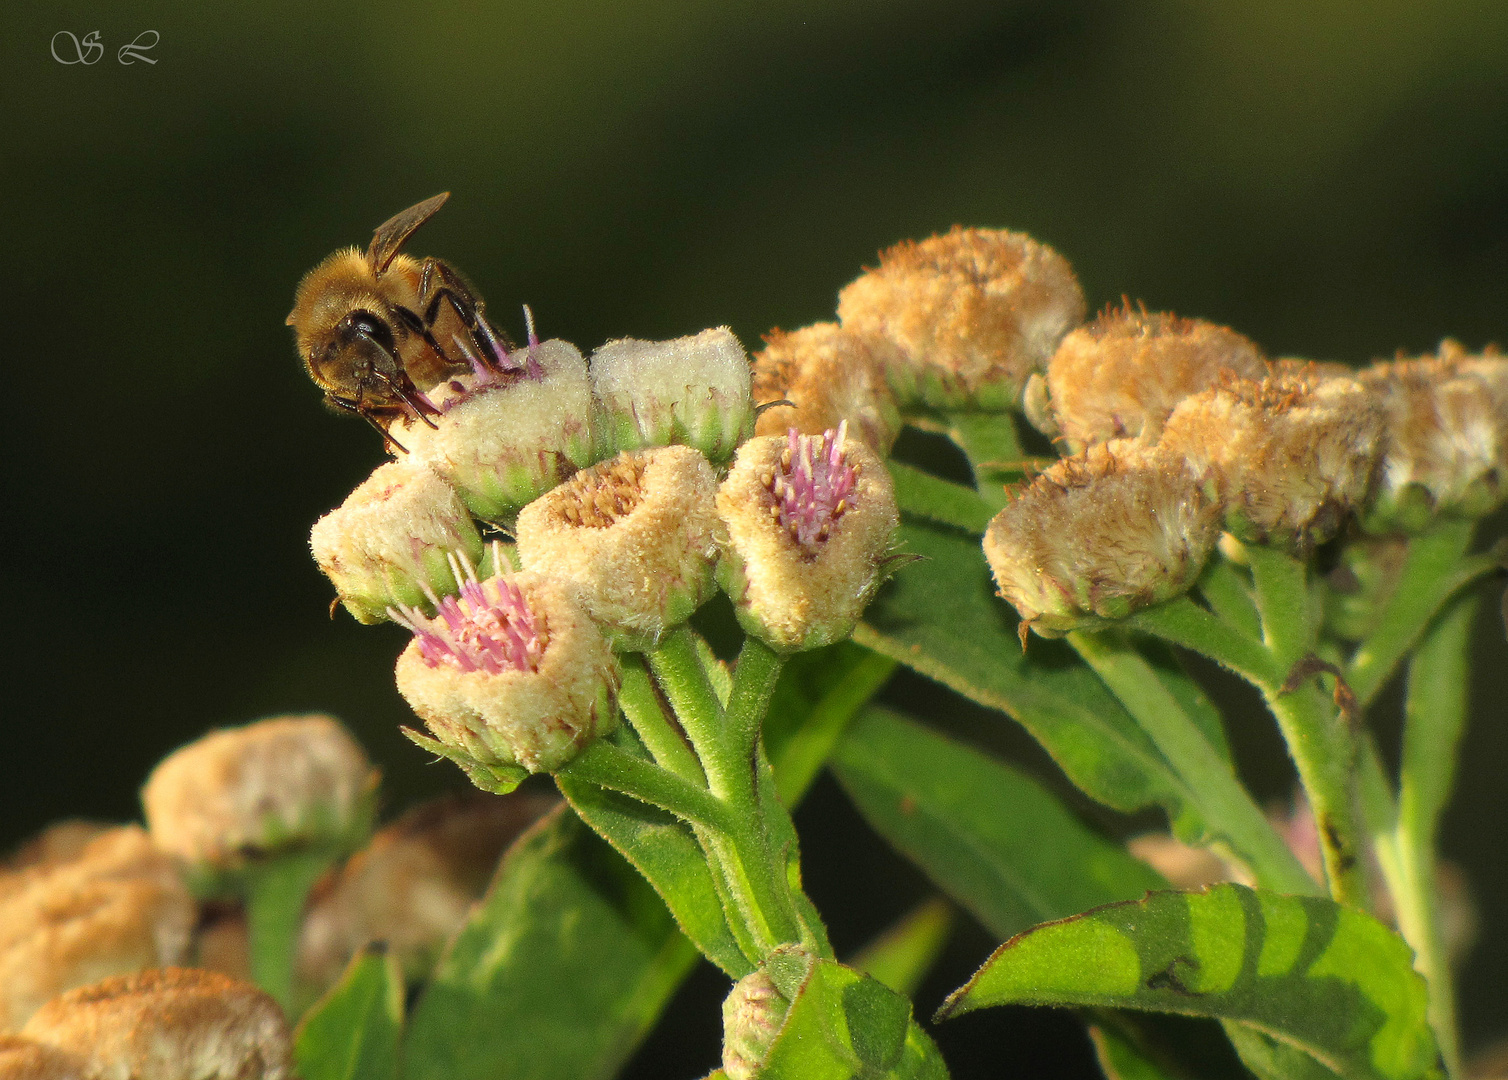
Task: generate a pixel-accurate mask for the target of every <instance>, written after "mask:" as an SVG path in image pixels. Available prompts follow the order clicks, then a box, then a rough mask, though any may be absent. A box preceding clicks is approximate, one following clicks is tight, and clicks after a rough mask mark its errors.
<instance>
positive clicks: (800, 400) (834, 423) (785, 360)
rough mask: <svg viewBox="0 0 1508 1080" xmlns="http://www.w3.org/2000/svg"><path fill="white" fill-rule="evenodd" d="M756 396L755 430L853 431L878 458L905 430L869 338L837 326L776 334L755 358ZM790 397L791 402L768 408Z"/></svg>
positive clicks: (764, 432)
mask: <svg viewBox="0 0 1508 1080" xmlns="http://www.w3.org/2000/svg"><path fill="white" fill-rule="evenodd" d="M754 400H755V401H756V402H758V403H759V404H761V405H765V406H767V407H766V408H765V409H764V411H763V412H761V413H760V414H759V419H758V420H757V421H756V422H755V425H754V431H755V433H756V434H758V435H784V434H785V433H786V432H787V431H789V430H790V429H792V428H795V429H796V430H797V431H799V432H801V434H803V435H820V434H822V433H823V432H824V431H828V430H830V429H831V430H836V429H837V427H838V425H839V424H841V423H844V422H845V421H847V423H848V430H849V432H850V433H852V434H853V435H855V436H857V437H858V438H861V439H863V440H864V441H865V442H866V443H868V444H869V446H870V449H872V450H874V452H875V453H877V454H880V455H881V456H883V455H885V454H888V453H890V447H891V445H892V444H893V443H894V442H895V437H896V435H898V434H899V433H900V430H901V414H900V412H899V410H898V409H897V408H896V404H895V394H894V393H893V392H892V391H891V389H890V387H889V386H888V385H887V384H886V382H885V371H884V368H883V367H881V366H880V362H879V360H878V359H877V358H876V357H875V355H874V351H873V350H872V349H871V348H870V347H869V346H868V344H866V343H865V341H864V339H863V338H861V337H859V336H858V335H857V334H855V333H853V332H852V331H849V330H844V329H843V328H842V327H840V326H839V325H838V324H837V323H827V322H824V323H815V324H814V325H812V326H804V327H802V328H801V329H800V330H793V331H791V332H790V333H785V332H784V331H782V330H775V331H772V332H771V333H770V334H768V335H767V336H766V337H765V347H764V349H762V350H761V351H760V352H759V353H758V354H757V355H756V356H755V357H754ZM781 400H785V401H789V402H790V403H791V404H790V405H770V404H769V403H770V402H777V401H781Z"/></svg>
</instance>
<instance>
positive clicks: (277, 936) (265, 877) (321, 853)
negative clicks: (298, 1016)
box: [245, 848, 335, 1010]
mask: <svg viewBox="0 0 1508 1080" xmlns="http://www.w3.org/2000/svg"><path fill="white" fill-rule="evenodd" d="M334 861H335V853H334V852H332V851H330V850H329V849H328V848H316V849H310V850H305V851H295V852H291V853H289V854H286V855H280V856H277V857H275V858H272V859H269V860H268V861H267V862H265V863H263V864H261V865H259V866H256V867H254V868H252V869H251V870H249V871H248V872H247V875H246V883H245V897H246V932H247V938H248V944H249V949H250V954H251V977H252V979H253V980H254V981H255V982H256V983H257V985H258V986H260V987H261V988H262V989H263V990H265V991H267V993H269V994H271V995H272V997H273V999H274V1000H276V1001H277V1003H278V1004H279V1005H281V1006H283V1008H284V1010H287V1009H289V1008H290V1007H291V1006H292V1004H293V975H294V962H295V960H296V959H297V957H298V938H299V928H300V927H301V926H302V924H303V916H304V902H305V900H307V899H308V897H309V889H310V887H311V886H313V884H314V882H315V881H316V880H317V879H318V878H319V876H320V875H321V874H323V873H324V872H325V871H326V870H327V869H328V868H329V866H330V864H331V863H333V862H334Z"/></svg>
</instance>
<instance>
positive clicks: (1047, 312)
mask: <svg viewBox="0 0 1508 1080" xmlns="http://www.w3.org/2000/svg"><path fill="white" fill-rule="evenodd" d="M838 318H839V320H840V321H841V322H842V324H843V328H844V329H845V330H850V331H852V332H854V333H856V334H858V335H860V336H861V337H864V338H866V339H869V340H870V341H871V342H872V343H873V344H874V345H875V347H876V348H877V349H878V350H879V353H880V356H881V359H882V362H883V363H884V366H885V371H886V375H887V376H888V378H889V380H890V385H891V386H892V387H893V388H894V390H895V392H896V395H897V397H898V398H899V399H900V402H901V404H902V405H908V404H911V403H913V402H915V401H918V400H920V401H924V402H925V403H927V404H929V405H935V406H938V407H941V408H958V407H963V406H971V407H974V408H980V409H1005V408H1010V407H1012V406H1014V405H1015V404H1016V403H1017V402H1018V401H1019V400H1020V397H1021V387H1022V384H1023V383H1025V382H1026V379H1027V376H1029V375H1030V374H1031V373H1032V372H1033V371H1037V370H1039V369H1040V368H1041V367H1042V366H1043V365H1044V364H1046V363H1047V359H1048V357H1050V356H1052V354H1053V350H1054V349H1056V348H1057V347H1058V342H1059V341H1061V340H1062V339H1063V335H1064V334H1066V333H1068V331H1069V330H1071V329H1072V328H1073V327H1075V326H1077V325H1078V324H1079V323H1080V322H1082V321H1083V319H1084V294H1083V292H1082V291H1081V290H1080V289H1079V283H1078V280H1077V279H1076V278H1075V277H1074V276H1073V270H1072V269H1071V268H1070V267H1069V265H1068V260H1066V259H1064V258H1063V257H1062V256H1061V255H1059V254H1058V253H1057V252H1055V251H1053V250H1052V249H1051V248H1049V247H1047V246H1046V245H1045V244H1039V243H1037V241H1035V240H1033V239H1032V238H1031V237H1029V236H1027V235H1025V234H1024V233H1013V232H1006V231H1005V230H1003V229H963V228H957V227H955V228H954V229H953V230H952V231H951V232H949V233H948V234H947V235H945V236H934V237H932V238H931V239H929V240H923V241H921V242H920V243H917V242H914V241H907V242H905V243H901V244H897V245H896V246H895V247H893V248H891V249H890V250H888V251H885V252H882V253H881V255H880V265H879V267H878V268H877V269H874V270H869V271H867V272H865V273H864V274H862V275H861V276H860V277H859V278H858V279H857V280H856V281H854V282H853V283H852V284H851V285H849V286H848V287H847V288H845V289H844V290H843V291H842V292H840V293H839V294H838Z"/></svg>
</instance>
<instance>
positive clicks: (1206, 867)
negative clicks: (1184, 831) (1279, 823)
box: [1126, 832, 1257, 892]
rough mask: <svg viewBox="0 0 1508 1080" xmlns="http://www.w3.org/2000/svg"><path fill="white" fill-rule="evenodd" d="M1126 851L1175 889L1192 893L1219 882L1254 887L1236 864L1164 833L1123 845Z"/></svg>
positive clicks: (1248, 875)
mask: <svg viewBox="0 0 1508 1080" xmlns="http://www.w3.org/2000/svg"><path fill="white" fill-rule="evenodd" d="M1126 849H1127V850H1128V851H1130V852H1131V854H1132V855H1134V856H1136V857H1137V858H1138V859H1140V860H1141V861H1142V862H1144V863H1146V864H1147V865H1148V866H1150V867H1151V868H1152V869H1153V870H1156V871H1157V872H1158V873H1159V874H1161V875H1162V876H1163V877H1165V878H1166V879H1167V881H1168V884H1169V885H1171V886H1173V888H1175V889H1181V890H1183V891H1185V892H1192V891H1194V890H1195V889H1203V888H1205V887H1206V886H1209V885H1217V884H1219V883H1220V882H1222V881H1235V882H1239V883H1240V884H1242V885H1250V886H1255V885H1256V883H1257V882H1256V879H1255V878H1253V877H1252V876H1251V874H1249V873H1248V872H1247V871H1246V869H1245V868H1244V867H1242V866H1240V865H1238V864H1236V863H1232V862H1227V861H1226V860H1225V859H1223V858H1221V857H1220V856H1219V855H1218V854H1216V853H1215V852H1214V851H1212V850H1210V849H1209V848H1207V847H1194V846H1193V845H1191V844H1185V843H1184V842H1183V841H1181V840H1176V839H1174V838H1173V837H1172V836H1170V835H1169V834H1168V833H1161V832H1149V833H1142V834H1141V835H1139V836H1133V837H1132V838H1131V839H1130V840H1127V841H1126Z"/></svg>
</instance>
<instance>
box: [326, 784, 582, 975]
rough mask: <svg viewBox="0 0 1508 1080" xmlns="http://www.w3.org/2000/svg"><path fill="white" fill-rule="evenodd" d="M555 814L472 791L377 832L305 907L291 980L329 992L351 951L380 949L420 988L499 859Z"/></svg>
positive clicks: (539, 802)
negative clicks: (296, 973)
mask: <svg viewBox="0 0 1508 1080" xmlns="http://www.w3.org/2000/svg"><path fill="white" fill-rule="evenodd" d="M557 804H558V800H557V799H555V798H553V797H552V796H549V795H532V794H525V793H524V792H517V793H516V794H513V795H510V796H508V797H507V798H502V799H499V798H496V797H494V796H491V795H483V794H482V793H481V792H476V791H473V792H472V793H471V795H470V796H454V795H452V796H446V797H443V798H440V799H435V800H433V801H431V802H428V803H425V804H423V805H420V806H417V807H415V808H414V809H412V810H410V811H409V812H408V813H406V814H404V815H403V816H402V817H400V818H398V819H397V820H396V821H394V822H392V823H391V824H389V825H386V826H384V827H383V828H382V829H380V830H378V832H377V834H376V835H375V836H373V837H372V842H371V843H370V844H369V845H368V846H367V847H365V848H363V849H362V850H361V851H359V852H357V853H356V854H355V855H353V856H352V857H351V858H350V860H348V861H347V862H346V864H345V865H344V866H343V867H341V869H340V872H339V874H337V875H335V877H334V878H333V879H332V880H330V881H329V882H328V884H326V885H325V886H323V887H321V888H319V889H317V890H316V893H315V895H314V896H312V897H311V898H310V903H309V909H308V911H307V913H306V914H305V917H304V924H303V930H302V933H301V934H300V936H299V950H298V954H299V955H298V967H299V973H300V976H301V977H302V978H303V980H304V981H305V983H306V984H308V985H310V986H312V987H325V986H328V985H330V984H331V983H333V982H335V980H336V979H338V978H339V977H340V975H341V973H342V972H343V971H344V970H345V968H346V964H347V963H348V962H349V961H350V959H351V957H352V956H354V955H355V954H356V953H357V951H359V950H360V949H362V948H363V947H365V946H366V945H368V944H370V943H372V942H378V941H381V942H385V943H386V944H387V947H388V949H389V950H390V951H391V952H392V953H393V955H395V956H396V957H397V958H398V961H399V963H400V964H401V965H402V967H403V970H404V972H405V973H406V974H407V975H408V977H409V979H411V980H415V981H417V980H418V979H421V978H423V977H424V976H425V975H427V974H428V972H429V970H430V968H431V967H432V966H433V965H434V961H435V959H436V957H437V956H438V955H439V952H440V949H441V948H442V947H443V945H444V944H445V942H446V941H447V940H448V939H449V938H450V936H451V934H452V933H454V932H455V930H456V928H457V927H459V926H460V925H461V924H462V923H463V922H465V921H466V916H467V915H468V914H469V913H470V911H471V907H472V905H473V904H475V903H476V902H477V900H479V899H481V896H482V893H483V891H484V890H485V889H486V887H487V883H488V881H489V880H490V879H491V877H492V873H493V871H494V870H495V869H496V867H497V860H498V858H499V857H500V856H501V855H502V853H503V849H504V848H506V847H507V846H508V844H509V843H510V842H511V841H512V840H513V838H514V837H515V836H516V835H518V833H520V832H522V831H523V830H524V829H525V828H526V827H528V826H529V825H530V824H532V823H533V822H534V820H535V819H536V818H538V817H539V816H540V815H541V814H543V813H544V812H545V811H546V810H548V809H550V808H551V807H553V806H555V805H557Z"/></svg>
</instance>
